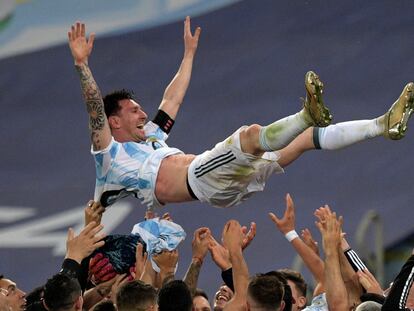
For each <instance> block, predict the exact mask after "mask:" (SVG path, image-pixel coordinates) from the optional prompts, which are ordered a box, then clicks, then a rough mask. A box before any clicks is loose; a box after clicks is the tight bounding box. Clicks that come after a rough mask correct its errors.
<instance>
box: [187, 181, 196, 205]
mask: <svg viewBox="0 0 414 311" xmlns="http://www.w3.org/2000/svg"><path fill="white" fill-rule="evenodd" d="M186 182H187V190H188V193H189V194H190V196H191V197H192V198H193V199H194V200H197V201H198V198H197V197H196V195H195V194H194V192H193V189H191V187H190V183H189V182H188V176H187V179H186Z"/></svg>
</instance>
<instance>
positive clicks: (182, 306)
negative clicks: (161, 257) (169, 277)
mask: <svg viewBox="0 0 414 311" xmlns="http://www.w3.org/2000/svg"><path fill="white" fill-rule="evenodd" d="M192 306H193V299H192V297H191V292H190V290H189V288H188V286H187V284H185V283H184V282H183V281H181V280H174V281H171V282H168V283H166V284H164V285H163V287H162V288H161V289H160V292H159V293H158V307H159V310H160V311H191V308H192Z"/></svg>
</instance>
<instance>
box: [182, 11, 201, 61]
mask: <svg viewBox="0 0 414 311" xmlns="http://www.w3.org/2000/svg"><path fill="white" fill-rule="evenodd" d="M200 33H201V28H200V27H197V28H196V30H195V32H194V35H193V34H192V33H191V20H190V17H189V16H187V17H186V18H185V21H184V48H185V50H184V55H191V56H193V55H194V54H195V52H196V50H197V46H198V39H199V37H200Z"/></svg>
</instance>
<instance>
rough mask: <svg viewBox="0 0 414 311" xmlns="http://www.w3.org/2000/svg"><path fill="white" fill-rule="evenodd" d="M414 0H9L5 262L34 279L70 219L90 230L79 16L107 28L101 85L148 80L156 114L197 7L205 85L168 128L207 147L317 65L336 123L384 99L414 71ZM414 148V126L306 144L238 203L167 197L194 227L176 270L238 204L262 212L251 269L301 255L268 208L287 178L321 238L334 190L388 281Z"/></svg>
mask: <svg viewBox="0 0 414 311" xmlns="http://www.w3.org/2000/svg"><path fill="white" fill-rule="evenodd" d="M413 9H414V2H413V1H410V0H399V1H386V0H378V1H358V0H349V1H342V2H333V1H322V0H313V1H306V0H297V1H282V0H280V1H275V0H242V1H237V0H134V1H133V0H124V1H110V0H73V1H54V0H26V1H24V0H20V1H14V0H1V2H0V109H1V112H2V113H1V114H0V129H1V130H0V133H1V148H0V150H1V152H0V258H1V259H0V273H2V274H4V275H5V276H7V277H8V278H11V279H12V280H14V281H16V283H17V284H18V286H19V287H20V288H22V289H24V290H26V291H30V290H31V289H33V288H34V287H35V286H37V285H40V284H43V283H44V282H45V280H46V279H47V278H48V277H49V276H51V275H52V274H53V273H55V272H57V271H58V270H59V269H60V263H61V261H62V259H63V255H64V251H65V241H66V232H67V228H68V227H69V226H72V227H73V228H75V230H77V231H78V232H79V230H80V228H81V227H82V226H83V209H84V207H85V205H86V203H87V201H88V200H89V199H91V198H92V197H93V190H94V181H95V169H94V162H93V159H92V157H91V155H90V153H89V149H90V141H89V132H88V125H87V123H88V121H87V114H86V109H85V107H84V103H83V100H82V97H81V92H80V87H79V81H78V77H77V74H76V73H75V70H74V67H73V60H72V57H71V55H70V51H69V49H68V47H67V43H66V40H67V31H68V29H69V27H70V25H71V24H72V23H73V22H75V21H77V20H80V21H83V22H85V23H86V24H87V30H88V31H91V32H92V31H93V32H96V34H97V37H96V40H95V46H94V51H93V53H92V56H91V57H90V61H89V64H90V67H91V69H92V71H93V73H94V76H95V78H96V80H97V82H98V84H99V86H100V88H101V90H102V92H103V93H107V92H110V91H112V90H114V89H117V88H129V89H132V90H134V91H135V93H136V95H137V97H138V99H139V101H140V104H141V105H142V106H143V107H144V109H145V110H146V111H147V112H148V114H149V116H154V114H155V113H156V111H157V108H158V105H159V103H160V100H161V98H162V95H163V92H164V89H165V87H166V85H167V84H168V83H169V81H170V80H171V79H172V77H173V76H174V74H175V72H176V70H177V69H178V66H179V64H180V62H181V57H182V54H183V40H182V37H183V29H182V28H183V20H184V18H185V16H186V15H190V16H191V17H192V26H193V28H194V27H195V26H201V28H202V34H201V38H200V42H199V48H198V52H197V56H196V60H195V64H194V68H193V76H192V81H191V85H190V88H189V90H188V93H187V96H186V98H185V102H184V104H183V106H182V108H181V111H180V114H179V115H178V117H177V120H176V125H175V126H174V129H173V131H172V133H171V135H170V138H169V140H168V143H169V145H170V146H175V147H178V148H180V149H181V150H183V151H184V152H186V153H195V154H198V153H201V152H202V151H204V150H206V149H210V148H211V147H213V146H214V144H215V143H217V142H219V141H221V140H223V139H225V138H226V137H227V136H228V135H230V134H231V133H232V132H233V131H234V130H236V129H237V128H239V127H240V126H241V125H244V124H252V123H259V124H263V125H265V124H268V123H271V122H272V121H274V120H276V119H279V118H282V117H284V116H286V115H288V114H292V113H295V112H296V111H298V110H299V109H301V105H302V104H301V100H300V97H303V96H304V95H305V91H304V83H303V82H304V75H305V73H306V72H307V71H308V70H314V71H316V72H317V73H318V74H319V75H320V77H321V79H322V81H323V82H324V84H325V102H326V103H327V105H328V106H329V107H330V109H331V112H332V113H333V115H334V122H341V121H346V120H353V119H371V118H374V117H377V116H379V115H381V114H383V113H385V112H386V111H387V110H388V108H389V107H390V106H391V104H392V103H393V102H394V100H395V99H396V98H398V96H399V94H400V93H401V91H402V89H403V87H404V85H405V84H406V83H407V82H409V81H412V80H414V73H413V68H414V58H413V50H414V40H413V39H414V36H413V29H414V19H413V18H412V12H413ZM411 124H412V122H411ZM411 130H412V131H411ZM413 154H414V129H409V131H408V133H407V137H405V138H404V139H403V140H402V141H396V142H395V141H389V140H386V139H384V138H382V137H380V138H376V139H374V140H372V141H368V142H364V143H361V144H358V145H355V146H352V147H350V148H348V149H345V150H339V151H334V152H325V151H312V152H308V153H307V154H305V155H304V156H303V157H302V158H301V159H299V160H298V161H296V162H295V163H294V164H293V165H291V166H290V167H288V168H287V169H286V171H285V174H282V175H277V176H273V177H272V178H271V179H270V180H269V182H268V184H267V186H266V189H265V191H264V192H263V193H259V194H257V195H255V196H254V197H253V198H251V199H250V200H248V201H247V202H245V203H243V204H241V205H239V206H237V207H234V208H229V209H217V208H213V207H210V206H208V205H206V204H201V203H197V202H194V203H185V204H171V205H168V206H166V207H165V208H163V209H161V210H159V211H158V213H159V214H162V213H164V212H167V211H168V212H169V213H170V214H171V215H172V217H173V220H174V221H175V222H177V223H179V224H180V225H182V227H183V228H184V229H185V231H186V232H187V239H186V240H185V241H184V242H183V244H182V245H181V246H180V248H179V250H180V264H179V269H178V273H177V276H178V277H183V275H184V273H185V270H186V268H187V266H188V264H189V262H190V260H191V240H192V235H193V232H194V230H195V229H197V228H199V227H201V226H207V227H209V228H210V229H211V230H212V232H213V234H214V235H215V237H216V238H217V239H218V238H220V235H221V230H222V228H223V225H224V224H225V223H226V221H227V220H229V219H232V218H233V219H237V220H238V221H240V222H241V223H242V224H245V225H249V223H250V222H251V221H255V222H256V223H257V236H256V238H255V240H254V241H253V243H252V244H251V245H250V246H249V248H248V249H247V250H246V251H245V256H246V259H247V262H248V265H249V268H250V272H251V273H256V272H266V271H268V270H272V269H278V268H284V267H291V266H292V265H293V266H294V267H300V262H298V261H297V260H296V259H295V253H294V251H293V250H292V248H291V247H290V245H289V243H288V242H287V241H286V239H285V238H284V237H283V236H282V235H281V234H280V233H279V231H277V229H276V228H275V227H274V225H273V223H272V222H271V221H270V219H269V218H268V216H267V214H268V212H270V211H272V212H275V213H276V214H277V215H279V216H281V215H282V214H283V211H284V209H285V194H286V193H287V192H289V193H290V194H291V195H292V197H293V199H294V201H295V203H296V212H297V215H296V222H297V231H299V230H300V229H303V228H309V229H311V231H312V232H313V233H314V235H315V237H316V238H317V239H318V240H320V238H319V233H318V232H317V229H316V228H315V227H314V220H315V219H314V217H313V211H314V210H315V209H316V208H318V207H319V206H321V205H323V204H326V203H327V204H329V205H330V206H331V207H332V208H333V209H334V210H335V211H337V212H338V213H339V214H341V215H343V216H344V219H345V223H344V228H345V229H344V230H345V231H346V232H347V236H348V239H349V241H350V243H351V245H352V246H353V248H354V249H356V250H357V251H358V252H359V254H360V255H361V256H362V257H363V258H364V259H365V260H366V261H367V262H368V265H369V266H370V268H371V269H372V270H373V271H374V272H376V273H377V276H378V277H379V279H380V280H381V281H382V282H383V284H386V283H387V282H389V281H390V280H392V279H393V277H394V276H395V273H396V271H398V270H399V268H400V267H401V264H402V262H403V261H404V260H405V259H406V258H407V256H408V254H409V253H410V251H411V248H412V246H413V243H412V242H413V233H414V230H413V229H414V227H413V225H412V219H413V218H411V217H412V216H413V206H412V198H413V182H414V168H413V165H412V159H413ZM145 210H146V208H145V207H144V206H142V205H141V204H140V202H139V201H138V200H128V199H127V200H123V201H121V202H119V203H117V204H116V205H114V206H112V207H111V208H109V209H108V211H107V212H106V213H105V214H104V221H103V222H104V224H105V225H106V229H105V231H106V232H107V233H108V234H110V233H121V234H127V233H129V232H130V231H131V229H132V226H133V225H134V224H135V223H138V222H140V221H142V220H143V217H144V213H145ZM307 277H308V280H309V281H311V278H309V276H307ZM220 284H221V279H220V271H219V270H218V268H217V267H216V266H215V265H214V264H213V262H212V261H211V260H210V259H209V258H208V259H207V260H206V261H205V264H204V266H203V268H202V271H201V274H200V279H199V284H198V285H199V287H200V288H203V289H205V290H206V291H207V292H208V294H209V295H210V297H212V295H213V293H214V292H215V290H216V289H217V288H218V287H219V285H220Z"/></svg>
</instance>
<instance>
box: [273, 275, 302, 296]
mask: <svg viewBox="0 0 414 311" xmlns="http://www.w3.org/2000/svg"><path fill="white" fill-rule="evenodd" d="M277 271H278V272H281V273H282V275H283V276H284V277H285V279H286V280H289V281H292V282H293V283H295V286H296V289H297V290H298V291H299V292H300V294H301V295H302V296H304V297H306V291H307V288H308V286H307V284H306V281H305V279H304V278H303V276H302V274H300V272H298V271H295V270H292V269H287V268H286V269H279V270H277Z"/></svg>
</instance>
